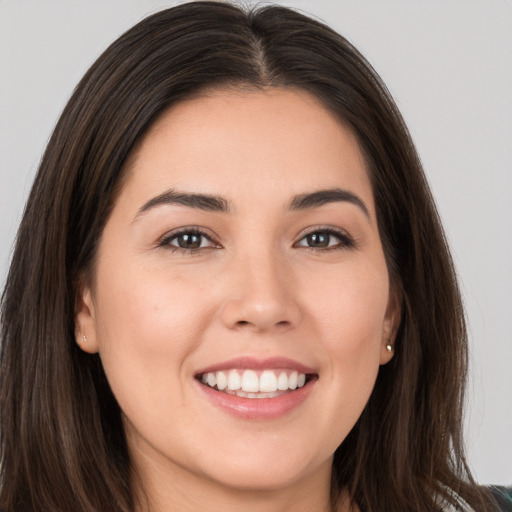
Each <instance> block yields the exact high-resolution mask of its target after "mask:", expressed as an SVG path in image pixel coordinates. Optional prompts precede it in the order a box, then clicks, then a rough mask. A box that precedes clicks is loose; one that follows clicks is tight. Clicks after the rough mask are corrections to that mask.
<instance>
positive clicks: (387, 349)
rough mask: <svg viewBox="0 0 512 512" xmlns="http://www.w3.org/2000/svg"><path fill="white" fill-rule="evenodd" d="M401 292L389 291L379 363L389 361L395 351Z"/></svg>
mask: <svg viewBox="0 0 512 512" xmlns="http://www.w3.org/2000/svg"><path fill="white" fill-rule="evenodd" d="M399 295H401V294H399V293H397V291H396V290H393V289H392V290H391V291H390V293H389V300H388V305H387V309H386V315H385V317H384V323H383V328H382V341H381V351H380V364H381V365H383V364H386V363H389V361H391V359H392V358H393V355H394V352H395V337H396V333H397V332H398V326H399V325H400V319H401V314H400V310H401V306H400V304H401V296H399Z"/></svg>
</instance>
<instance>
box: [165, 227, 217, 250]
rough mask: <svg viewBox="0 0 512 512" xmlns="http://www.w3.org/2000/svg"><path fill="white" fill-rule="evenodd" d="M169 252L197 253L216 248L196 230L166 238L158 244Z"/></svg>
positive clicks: (207, 237)
mask: <svg viewBox="0 0 512 512" xmlns="http://www.w3.org/2000/svg"><path fill="white" fill-rule="evenodd" d="M159 246H160V247H165V248H168V249H171V250H182V251H189V252H193V251H198V250H200V249H206V248H211V247H218V245H217V244H215V243H214V242H213V240H212V239H211V238H210V237H209V236H208V235H206V234H205V233H203V232H201V231H197V230H187V231H180V232H178V233H172V234H171V235H168V236H166V237H165V238H164V239H163V240H162V241H161V242H160V244H159Z"/></svg>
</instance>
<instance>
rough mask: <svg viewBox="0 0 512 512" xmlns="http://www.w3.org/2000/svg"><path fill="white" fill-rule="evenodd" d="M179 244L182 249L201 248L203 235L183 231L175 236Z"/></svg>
mask: <svg viewBox="0 0 512 512" xmlns="http://www.w3.org/2000/svg"><path fill="white" fill-rule="evenodd" d="M175 240H176V242H177V245H178V246H179V247H181V248H182V249H199V247H201V243H202V240H203V235H199V234H197V233H183V234H181V235H177V236H176V237H175Z"/></svg>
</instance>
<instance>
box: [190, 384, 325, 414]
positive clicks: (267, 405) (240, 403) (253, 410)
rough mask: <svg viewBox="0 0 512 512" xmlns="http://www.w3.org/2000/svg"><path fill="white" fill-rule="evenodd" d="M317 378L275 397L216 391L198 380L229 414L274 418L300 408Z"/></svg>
mask: <svg viewBox="0 0 512 512" xmlns="http://www.w3.org/2000/svg"><path fill="white" fill-rule="evenodd" d="M315 382H316V379H312V380H310V381H309V382H307V383H306V385H305V386H303V387H301V388H298V389H295V390H294V391H291V392H289V393H286V394H284V395H281V396H277V397H275V398H244V397H241V396H236V395H229V394H227V393H223V392H221V391H216V390H214V389H212V388H210V387H208V386H205V385H204V384H202V383H201V382H199V381H198V382H197V384H198V386H199V387H200V388H201V390H202V391H203V393H204V394H205V395H206V396H207V397H208V399H209V400H210V401H211V402H213V404H215V405H216V406H218V407H220V408H221V409H223V410H225V411H226V412H228V413H229V414H232V415H233V416H236V417H238V418H242V419H246V420H272V419H276V418H280V417H282V416H285V415H286V414H288V413H290V412H291V411H292V410H294V409H296V408H298V407H299V406H300V405H301V404H302V403H303V402H304V401H305V400H306V398H307V397H308V395H309V393H310V392H311V390H312V388H313V386H314V384H315Z"/></svg>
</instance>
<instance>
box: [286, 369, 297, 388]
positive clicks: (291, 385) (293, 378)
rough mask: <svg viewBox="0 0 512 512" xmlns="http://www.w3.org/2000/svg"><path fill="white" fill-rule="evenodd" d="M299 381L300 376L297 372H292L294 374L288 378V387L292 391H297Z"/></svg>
mask: <svg viewBox="0 0 512 512" xmlns="http://www.w3.org/2000/svg"><path fill="white" fill-rule="evenodd" d="M298 380H299V375H298V373H297V372H292V374H291V375H290V376H289V377H288V387H289V388H290V389H296V388H297V383H298Z"/></svg>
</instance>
